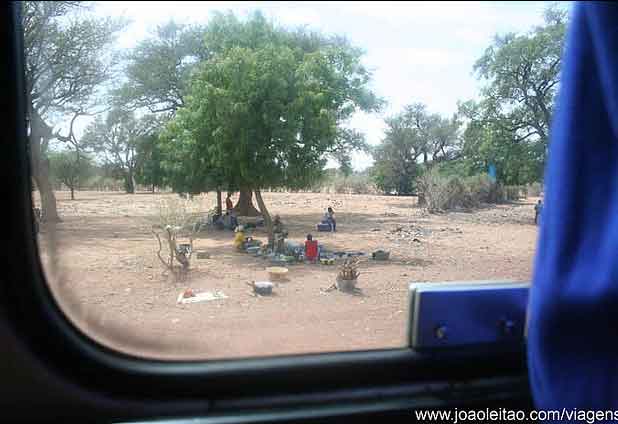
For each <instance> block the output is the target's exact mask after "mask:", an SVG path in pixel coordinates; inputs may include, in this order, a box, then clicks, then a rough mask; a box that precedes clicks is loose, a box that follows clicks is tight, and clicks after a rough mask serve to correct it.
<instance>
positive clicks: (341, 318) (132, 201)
mask: <svg viewBox="0 0 618 424" xmlns="http://www.w3.org/2000/svg"><path fill="white" fill-rule="evenodd" d="M57 196H58V200H59V210H60V213H61V216H62V217H63V222H61V223H60V224H58V225H57V226H56V227H55V229H56V231H54V228H51V227H46V228H44V229H43V231H42V233H41V234H40V237H39V243H40V248H41V255H42V258H43V264H44V266H45V269H46V272H47V275H48V280H49V281H50V285H51V287H52V291H53V292H54V295H55V297H56V299H57V300H58V302H59V303H60V305H61V307H62V308H63V309H64V310H65V311H66V312H67V315H68V316H69V318H70V319H71V320H72V321H73V322H74V323H76V324H77V326H78V327H79V328H81V329H83V330H84V331H85V332H87V333H89V334H90V335H92V336H93V337H94V338H95V339H96V340H98V341H100V342H102V343H103V344H106V345H110V346H112V347H114V348H116V349H120V350H122V351H125V352H127V353H130V354H137V355H147V356H155V357H159V358H184V359H193V358H195V359H204V358H208V359H212V358H230V357H247V356H256V355H280V354H295V353H308V352H325V351H346V350H368V349H376V348H393V347H401V346H404V345H405V343H406V335H405V331H406V320H407V309H408V308H407V290H408V285H409V284H410V283H411V282H415V281H435V282H442V281H456V280H487V279H508V280H520V281H521V280H528V279H529V278H530V277H531V270H532V256H533V252H534V248H535V244H536V236H537V228H536V226H535V225H534V222H533V218H534V212H533V210H534V209H533V204H534V203H535V202H536V198H529V199H526V200H525V201H522V202H520V203H517V204H510V205H500V206H496V207H491V208H485V209H481V210H478V211H475V212H473V213H465V212H456V213H448V214H442V215H429V214H427V213H426V212H425V211H423V210H422V209H420V208H417V207H415V203H416V199H415V198H400V197H386V196H368V195H328V194H308V193H265V194H264V197H265V200H266V202H267V205H269V207H270V210H271V212H272V213H279V214H280V215H281V217H282V220H283V222H284V223H285V224H286V226H287V227H288V229H289V232H290V237H291V238H292V239H294V240H297V241H299V242H302V241H303V240H304V237H305V235H306V234H307V233H308V232H311V233H313V234H314V236H315V237H316V238H317V239H318V240H319V242H320V243H324V244H325V245H326V246H327V247H329V248H331V249H334V250H348V251H349V250H355V251H358V250H360V251H363V252H367V253H370V252H371V251H373V250H376V249H379V248H382V249H385V250H389V251H390V252H391V260H390V261H388V262H376V261H366V262H364V263H363V264H362V266H361V269H362V272H363V275H361V277H360V279H359V286H360V288H361V290H362V294H361V295H351V294H345V293H341V292H337V291H331V292H328V293H324V292H323V291H322V290H321V289H324V288H326V287H328V286H329V285H331V284H332V283H333V282H334V280H335V276H336V273H337V268H336V267H334V266H325V265H292V266H290V267H289V273H288V277H289V278H288V281H286V282H283V283H281V284H280V285H279V286H278V287H276V288H275V295H273V296H271V297H255V296H253V295H252V293H251V291H250V289H249V287H248V286H247V285H246V283H247V282H248V281H251V280H258V281H259V280H266V279H267V273H266V271H265V268H266V267H267V266H269V265H268V264H267V263H266V262H265V261H264V260H262V259H260V258H255V257H252V256H249V255H246V254H241V253H236V252H235V251H234V249H233V247H232V238H233V233H232V232H229V231H226V232H223V231H212V232H208V233H205V234H202V235H201V236H200V238H198V239H196V240H195V242H194V245H195V248H196V249H202V250H205V251H207V252H208V253H209V254H210V258H209V259H203V260H197V259H196V258H195V256H194V258H193V260H192V269H191V271H190V273H189V275H188V276H187V279H186V280H185V281H182V282H178V281H174V280H173V279H172V278H166V277H165V276H163V275H162V273H163V268H162V266H161V264H160V263H159V260H158V259H157V258H156V256H155V251H156V247H157V243H156V241H155V239H154V238H153V236H152V233H151V232H150V229H151V226H152V224H153V223H156V222H157V220H158V217H159V206H158V205H159V202H160V201H161V200H162V199H166V198H167V199H173V198H176V197H177V196H175V195H173V194H155V195H153V194H148V193H139V194H134V195H126V194H120V193H101V192H78V193H77V200H75V201H71V200H69V194H68V193H67V192H58V193H57ZM35 201H36V200H35ZM214 201H215V197H214V195H213V194H209V195H203V196H200V197H198V198H195V199H194V200H193V201H192V202H191V207H192V208H193V209H194V210H196V211H197V210H201V211H206V210H208V209H210V207H211V206H212V205H213V204H214ZM329 205H330V206H333V207H334V209H335V212H336V216H337V229H338V231H337V233H316V232H315V230H314V229H315V224H316V222H317V221H318V220H319V219H320V217H321V216H322V214H323V211H324V209H325V208H326V207H327V206H329ZM254 236H256V237H257V238H260V239H262V240H265V234H264V232H263V231H261V230H258V231H256V232H255V233H254ZM415 239H416V240H415ZM52 246H57V249H53V250H52V249H50V248H51V247H52ZM52 252H56V253H58V255H52V254H51V253H52ZM53 258H58V261H57V262H54V261H53V260H52V259H53ZM55 263H57V266H54V264H55ZM186 287H190V288H192V289H193V290H194V291H195V292H201V291H213V290H220V291H222V292H223V293H224V294H225V295H226V296H228V297H227V299H223V300H214V301H208V302H201V303H193V304H186V305H179V304H177V302H176V300H177V297H178V295H179V293H180V292H182V291H183V290H184V289H185V288H186Z"/></svg>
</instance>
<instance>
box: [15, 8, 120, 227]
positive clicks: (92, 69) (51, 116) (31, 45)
mask: <svg viewBox="0 0 618 424" xmlns="http://www.w3.org/2000/svg"><path fill="white" fill-rule="evenodd" d="M22 6H23V7H22V23H23V30H24V50H25V72H26V94H27V98H28V104H27V106H28V120H29V125H30V136H29V143H30V146H29V147H30V154H31V162H32V174H33V178H34V180H35V183H36V186H37V188H38V189H39V192H40V194H41V203H42V209H43V218H44V219H45V220H48V221H57V220H59V216H58V212H57V209H56V198H55V196H54V192H53V190H52V187H51V185H50V182H49V159H48V157H47V153H48V149H49V142H50V141H51V140H53V139H54V138H57V131H55V130H54V127H56V126H57V125H58V124H59V123H61V122H62V121H63V120H65V119H66V114H72V113H74V112H75V111H83V110H86V109H88V108H90V107H92V100H93V97H96V96H94V95H95V94H98V93H97V91H98V90H99V89H100V88H101V86H102V84H103V83H104V82H105V81H107V80H108V79H109V77H110V75H111V74H112V65H113V60H112V59H113V57H112V56H111V55H110V54H109V51H110V50H109V46H110V45H111V43H112V41H113V40H114V34H116V33H117V31H119V30H120V29H122V28H123V26H124V22H121V21H118V20H112V19H104V18H99V17H93V16H91V15H88V14H85V13H81V14H80V15H79V16H77V14H76V12H85V11H87V9H88V3H86V2H77V1H25V2H22Z"/></svg>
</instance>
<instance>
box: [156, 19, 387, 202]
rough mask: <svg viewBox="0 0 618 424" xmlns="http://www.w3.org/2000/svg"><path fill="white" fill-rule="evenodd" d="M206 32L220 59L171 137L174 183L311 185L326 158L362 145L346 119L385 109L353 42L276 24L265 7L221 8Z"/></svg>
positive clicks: (197, 76) (196, 87) (211, 62)
mask: <svg viewBox="0 0 618 424" xmlns="http://www.w3.org/2000/svg"><path fill="white" fill-rule="evenodd" d="M204 39H205V49H206V50H207V51H209V52H210V53H211V56H210V58H209V59H208V60H206V61H204V62H203V63H201V64H200V66H199V67H198V69H196V72H195V73H194V76H193V80H192V84H191V88H190V90H189V92H190V95H189V96H187V99H186V107H185V108H182V109H180V110H179V111H178V113H177V115H176V118H175V119H174V120H173V122H171V123H170V124H169V125H168V126H167V128H166V131H165V132H164V134H163V135H162V141H163V146H164V147H163V151H164V154H165V156H166V160H165V161H164V166H165V169H166V172H167V173H168V174H169V175H170V182H171V185H172V187H174V189H175V190H178V191H202V190H205V189H207V188H208V187H211V186H212V185H213V184H214V185H217V184H221V185H225V188H226V189H228V188H232V187H246V188H252V189H259V188H262V187H273V188H275V187H287V188H292V189H296V188H303V187H309V186H310V185H311V184H312V182H313V181H314V180H315V179H316V178H318V177H319V176H320V174H321V173H322V170H323V168H324V165H325V164H326V156H327V155H329V154H333V153H335V152H336V151H340V150H342V149H344V148H346V147H350V146H351V145H354V144H358V143H359V140H358V137H357V134H354V133H352V132H350V131H343V130H341V124H343V123H345V122H346V121H347V120H348V119H349V118H350V117H351V116H352V114H353V113H354V112H356V111H358V110H365V111H372V110H376V109H377V108H378V107H379V106H380V101H379V100H378V99H377V98H376V97H375V96H374V95H373V94H372V93H371V92H370V91H369V90H368V89H367V84H368V82H369V79H370V73H369V72H368V71H367V70H366V69H365V68H364V67H363V66H362V65H361V63H360V57H361V54H362V52H361V51H360V50H358V49H355V48H353V47H351V46H350V45H349V44H348V43H347V42H346V41H345V40H341V39H327V38H325V37H321V36H319V35H317V34H314V33H309V32H306V31H305V30H296V31H289V30H285V29H283V28H277V27H275V26H274V25H273V24H271V23H270V22H268V21H266V19H265V18H264V17H263V16H261V15H260V14H255V15H253V16H252V17H251V18H250V19H249V20H248V21H246V22H241V21H239V20H238V19H237V18H236V17H234V16H233V15H231V14H227V15H218V16H216V17H215V18H213V20H212V21H211V23H210V24H209V25H208V28H207V29H206V33H205V37H204ZM214 170H216V172H215V171H214Z"/></svg>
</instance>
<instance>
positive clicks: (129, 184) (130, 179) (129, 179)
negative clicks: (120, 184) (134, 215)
mask: <svg viewBox="0 0 618 424" xmlns="http://www.w3.org/2000/svg"><path fill="white" fill-rule="evenodd" d="M124 190H125V191H126V192H127V194H133V193H135V178H134V176H133V170H132V169H131V168H129V170H128V171H127V173H126V175H125V177H124Z"/></svg>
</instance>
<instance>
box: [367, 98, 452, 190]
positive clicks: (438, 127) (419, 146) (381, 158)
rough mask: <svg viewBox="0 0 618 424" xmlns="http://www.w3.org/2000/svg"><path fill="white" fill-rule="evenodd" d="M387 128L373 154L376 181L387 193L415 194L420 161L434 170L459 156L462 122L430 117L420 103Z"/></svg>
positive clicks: (401, 114) (413, 105) (407, 107)
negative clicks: (433, 166) (435, 165)
mask: <svg viewBox="0 0 618 424" xmlns="http://www.w3.org/2000/svg"><path fill="white" fill-rule="evenodd" d="M386 125H387V129H386V136H385V138H384V140H383V141H382V143H381V144H380V145H379V146H377V147H376V148H375V149H374V151H373V157H374V160H375V164H374V169H373V176H374V180H375V183H376V185H377V186H378V187H379V188H380V189H381V190H382V191H384V192H387V193H390V192H396V193H397V194H401V195H408V194H414V193H415V181H416V178H417V177H418V176H419V174H420V172H421V168H422V167H421V165H420V163H419V162H420V160H421V159H422V161H423V163H424V165H425V166H431V165H433V164H438V163H442V162H445V161H449V160H453V159H455V158H457V156H458V154H459V127H460V123H459V121H458V120H457V119H456V118H455V117H453V118H451V119H446V118H442V117H441V116H439V115H436V114H430V113H428V112H427V108H426V106H425V105H423V104H421V103H414V104H411V105H409V106H406V107H405V108H404V110H403V111H402V112H401V113H400V114H398V115H396V116H394V117H391V118H388V119H386Z"/></svg>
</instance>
